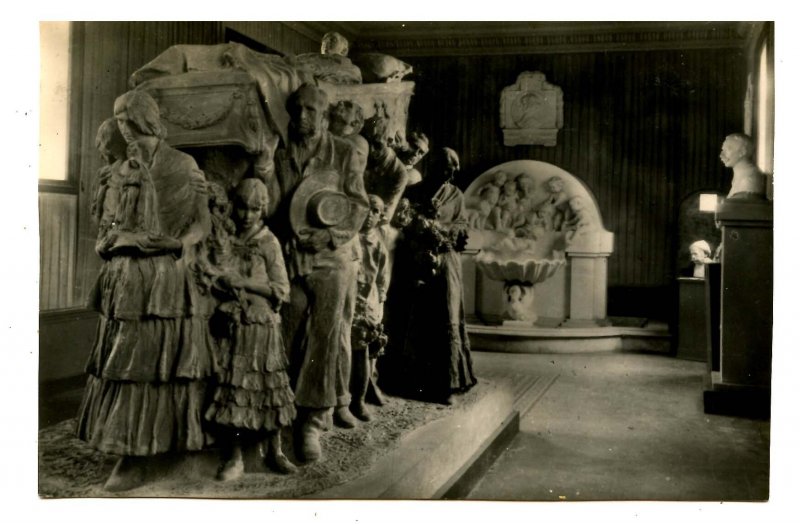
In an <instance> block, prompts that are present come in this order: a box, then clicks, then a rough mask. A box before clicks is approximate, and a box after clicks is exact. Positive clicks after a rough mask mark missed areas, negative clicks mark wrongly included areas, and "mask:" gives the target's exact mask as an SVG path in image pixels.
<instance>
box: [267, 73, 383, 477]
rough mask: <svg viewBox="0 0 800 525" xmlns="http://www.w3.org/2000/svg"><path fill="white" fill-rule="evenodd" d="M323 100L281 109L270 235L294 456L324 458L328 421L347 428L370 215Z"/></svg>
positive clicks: (356, 170) (295, 100) (354, 156)
mask: <svg viewBox="0 0 800 525" xmlns="http://www.w3.org/2000/svg"><path fill="white" fill-rule="evenodd" d="M328 104H329V101H328V97H327V95H326V93H325V92H324V91H323V90H321V89H319V88H317V87H315V86H313V85H310V84H306V85H303V86H301V87H300V88H299V89H298V90H297V91H296V92H295V93H294V94H293V95H292V96H291V97H290V98H289V100H288V102H287V110H288V112H289V114H290V115H291V121H290V122H291V125H290V134H289V136H290V142H289V143H288V144H287V145H286V147H285V148H281V149H279V150H278V151H277V152H276V154H275V168H276V177H275V179H274V181H273V182H274V185H275V188H274V189H273V190H272V192H271V193H272V194H277V195H280V196H281V203H280V205H279V206H278V210H277V211H276V213H275V215H274V216H273V222H272V224H273V228H274V231H275V233H276V235H277V236H278V238H279V239H280V240H281V241H282V243H283V246H284V250H285V256H286V262H287V270H288V275H289V279H290V282H291V295H290V300H289V302H288V303H287V304H286V305H285V308H284V309H283V310H282V313H283V316H284V333H285V341H286V344H287V345H288V346H289V347H290V363H291V370H292V378H293V380H294V382H295V386H294V390H295V401H296V405H297V408H298V421H297V425H296V426H295V437H296V440H297V441H296V446H295V452H296V453H297V454H298V456H299V458H300V459H301V460H303V461H315V460H317V459H319V458H320V457H321V455H322V449H321V445H320V441H319V438H320V435H321V433H322V432H323V431H324V430H326V429H327V428H328V426H329V420H330V416H331V412H333V422H334V423H335V424H337V425H338V426H342V427H345V428H347V427H352V426H354V425H355V423H356V421H355V418H354V417H353V415H352V414H351V413H350V410H349V408H348V406H349V405H350V399H351V396H350V384H349V383H350V366H351V347H350V344H351V342H350V332H351V328H352V323H353V315H354V310H355V302H356V285H357V281H356V277H357V273H358V267H359V259H360V252H361V250H360V246H359V240H358V236H357V234H358V231H359V230H360V229H361V225H362V223H363V221H364V218H365V216H366V214H367V210H368V201H367V195H366V192H365V191H364V184H363V162H362V161H361V160H360V159H359V153H358V152H357V151H356V149H355V147H354V146H353V144H352V143H351V142H349V141H347V140H345V139H341V138H339V137H336V136H335V135H333V134H332V133H331V132H330V131H327V130H326V129H324V126H323V117H324V113H325V112H326V111H327V109H328Z"/></svg>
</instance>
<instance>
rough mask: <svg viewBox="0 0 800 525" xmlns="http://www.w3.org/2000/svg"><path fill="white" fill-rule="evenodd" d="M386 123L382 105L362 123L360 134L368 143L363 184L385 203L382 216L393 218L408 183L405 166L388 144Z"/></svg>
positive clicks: (387, 120)
mask: <svg viewBox="0 0 800 525" xmlns="http://www.w3.org/2000/svg"><path fill="white" fill-rule="evenodd" d="M388 124H389V118H388V116H387V115H386V112H385V108H382V109H381V110H380V111H377V112H376V113H375V114H374V115H373V116H372V117H370V118H368V119H367V120H366V122H365V124H364V130H363V135H364V137H365V138H366V140H367V142H368V143H369V158H368V161H367V169H366V171H365V172H364V187H365V188H366V190H367V192H368V193H374V194H375V195H377V196H378V197H380V198H381V199H382V200H383V202H384V203H386V213H385V215H386V217H393V216H394V211H395V208H397V204H398V202H399V201H400V197H402V195H403V192H404V191H405V189H406V184H407V183H408V169H407V168H406V166H405V165H404V164H403V163H402V162H401V161H400V159H398V158H397V153H395V150H394V149H393V148H391V147H390V146H389V141H388V133H387V130H388Z"/></svg>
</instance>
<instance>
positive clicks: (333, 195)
mask: <svg viewBox="0 0 800 525" xmlns="http://www.w3.org/2000/svg"><path fill="white" fill-rule="evenodd" d="M340 179H341V175H340V174H339V173H338V172H336V171H335V170H331V169H327V170H315V171H312V172H311V173H309V174H308V175H307V176H306V177H305V178H304V179H303V180H302V181H301V182H300V185H299V186H298V187H297V190H296V191H295V192H294V195H293V196H292V202H291V204H290V206H289V223H290V224H291V225H292V230H294V232H295V233H296V234H299V233H301V232H306V231H308V230H309V229H311V230H314V229H316V230H319V229H326V228H330V227H332V226H337V225H339V224H341V223H342V222H344V221H345V219H347V218H348V217H350V216H352V215H356V216H361V219H362V220H360V221H353V222H354V223H356V224H358V225H359V226H360V224H361V223H362V222H363V219H364V218H365V217H366V214H367V211H368V210H367V208H366V207H364V206H363V205H360V204H358V203H356V202H354V201H353V200H352V199H351V198H350V197H348V196H347V195H346V194H345V193H344V192H343V191H342V190H341V189H340ZM355 231H358V228H356V229H355Z"/></svg>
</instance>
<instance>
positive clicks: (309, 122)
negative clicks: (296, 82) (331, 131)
mask: <svg viewBox="0 0 800 525" xmlns="http://www.w3.org/2000/svg"><path fill="white" fill-rule="evenodd" d="M327 109H328V95H327V93H325V92H324V91H323V90H321V89H320V88H318V87H316V86H314V85H313V84H308V83H306V84H303V85H302V86H300V87H299V88H297V91H295V92H294V93H292V94H291V95H289V98H288V99H287V100H286V111H287V112H288V113H289V118H290V122H289V127H290V128H291V130H292V131H293V132H295V133H297V134H298V135H299V136H300V137H303V138H309V137H315V136H318V135H319V134H320V133H322V131H323V130H324V129H325V113H326V111H327Z"/></svg>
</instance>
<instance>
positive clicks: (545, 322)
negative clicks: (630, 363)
mask: <svg viewBox="0 0 800 525" xmlns="http://www.w3.org/2000/svg"><path fill="white" fill-rule="evenodd" d="M558 321H559V320H557V319H548V318H543V317H540V318H539V319H537V321H536V323H535V324H531V323H527V324H520V323H510V322H502V323H496V324H495V323H492V324H489V323H482V322H480V321H473V322H471V323H469V324H467V331H468V332H469V337H470V343H471V344H472V348H474V349H476V350H482V351H487V352H511V353H523V354H526V353H527V354H546V353H589V352H651V353H658V354H664V355H669V354H671V352H672V334H671V333H670V331H669V328H668V326H667V325H666V324H665V323H660V322H654V321H647V320H646V319H642V323H641V326H636V325H634V326H630V323H626V324H627V325H626V326H620V325H615V324H614V323H613V319H612V320H610V321H609V322H608V323H605V325H603V323H587V324H585V325H583V324H581V325H579V326H576V325H575V323H570V322H569V321H566V322H558Z"/></svg>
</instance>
